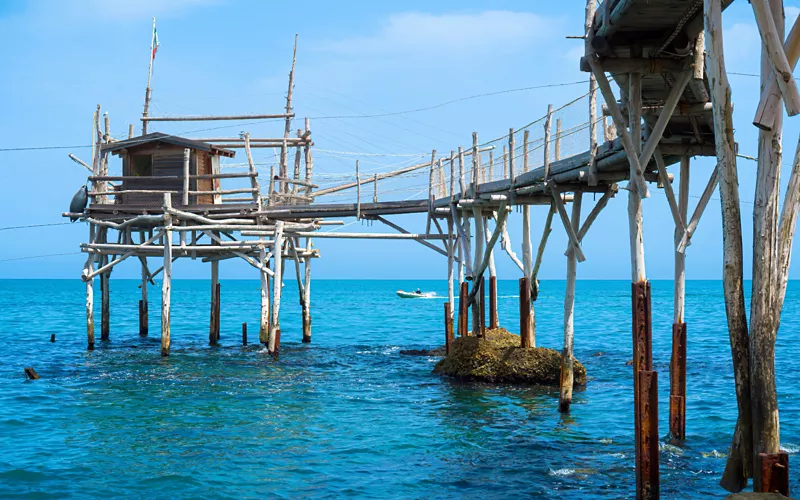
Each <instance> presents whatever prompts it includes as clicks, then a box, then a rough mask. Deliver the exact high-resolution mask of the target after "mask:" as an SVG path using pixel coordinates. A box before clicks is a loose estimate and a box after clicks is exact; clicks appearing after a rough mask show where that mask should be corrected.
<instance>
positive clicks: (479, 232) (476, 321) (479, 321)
mask: <svg viewBox="0 0 800 500" xmlns="http://www.w3.org/2000/svg"><path fill="white" fill-rule="evenodd" d="M480 168H481V162H480V154H479V152H478V133H477V132H473V133H472V186H471V188H470V195H471V196H472V198H473V199H474V198H477V194H478V183H479V179H478V174H479V172H480ZM472 218H473V220H474V223H475V254H474V259H475V260H474V262H473V264H472V269H473V271H476V270H477V269H478V267H479V266H480V264H481V261H482V260H483V252H484V243H485V239H484V238H485V237H484V230H483V213H482V209H481V207H475V208H473V209H472ZM482 282H483V280H482V279H480V278H478V277H477V276H476V279H475V280H473V281H472V286H473V287H478V289H480V287H481V286H482ZM473 295H474V294H473ZM483 318H484V315H483V301H481V300H474V301H473V302H472V334H473V335H475V336H476V337H482V336H483Z"/></svg>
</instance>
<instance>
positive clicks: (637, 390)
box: [612, 73, 659, 499]
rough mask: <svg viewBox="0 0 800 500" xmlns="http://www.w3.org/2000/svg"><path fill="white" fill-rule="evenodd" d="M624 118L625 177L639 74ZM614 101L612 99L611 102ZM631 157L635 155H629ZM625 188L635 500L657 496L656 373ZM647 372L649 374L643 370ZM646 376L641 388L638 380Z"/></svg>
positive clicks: (636, 217) (636, 141)
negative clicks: (627, 131) (626, 139)
mask: <svg viewBox="0 0 800 500" xmlns="http://www.w3.org/2000/svg"><path fill="white" fill-rule="evenodd" d="M628 84H629V91H628V122H629V127H630V138H631V142H632V143H633V144H632V152H631V153H630V154H629V160H631V161H630V163H631V174H630V177H631V179H635V178H636V176H637V175H640V172H638V171H635V170H638V155H640V154H641V152H642V115H641V113H642V74H641V73H630V74H629V75H628ZM612 104H613V105H615V104H616V103H612ZM634 157H635V159H634ZM630 187H631V189H629V191H628V223H629V232H630V247H631V249H630V251H631V280H632V290H631V291H632V298H633V304H632V305H633V376H634V379H633V380H634V415H635V430H636V496H637V498H639V499H651V498H653V499H654V498H658V495H659V476H658V439H655V440H652V439H649V438H648V437H647V436H650V435H654V436H656V437H657V436H658V420H657V411H656V408H657V402H658V385H657V380H658V379H657V377H656V376H655V374H654V373H653V351H652V349H653V344H652V335H653V333H652V332H653V325H652V314H651V306H650V283H649V282H648V281H647V274H646V272H645V262H644V235H643V231H642V191H640V190H639V189H637V188H636V187H635V186H634V185H633V183H631V185H630ZM648 373H651V374H652V375H647V374H648ZM643 379H644V380H646V381H647V384H646V385H645V386H644V387H643V385H642V384H641V383H640V381H641V380H643Z"/></svg>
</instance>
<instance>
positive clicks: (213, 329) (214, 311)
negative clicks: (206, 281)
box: [208, 260, 221, 345]
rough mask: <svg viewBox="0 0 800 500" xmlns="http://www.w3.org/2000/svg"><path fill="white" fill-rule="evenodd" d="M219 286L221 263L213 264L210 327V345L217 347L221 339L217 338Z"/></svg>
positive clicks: (216, 261)
mask: <svg viewBox="0 0 800 500" xmlns="http://www.w3.org/2000/svg"><path fill="white" fill-rule="evenodd" d="M220 290H221V287H220V286H219V261H218V260H215V261H212V262H211V311H210V320H209V327H208V345H217V342H218V341H219V339H218V338H217V331H219V330H220V328H219V324H220V318H219V312H220V303H219V302H220V296H219V295H220V294H219V292H220Z"/></svg>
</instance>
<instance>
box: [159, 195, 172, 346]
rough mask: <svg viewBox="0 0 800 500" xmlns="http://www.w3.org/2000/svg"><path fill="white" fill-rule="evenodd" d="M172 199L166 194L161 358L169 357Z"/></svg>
mask: <svg viewBox="0 0 800 500" xmlns="http://www.w3.org/2000/svg"><path fill="white" fill-rule="evenodd" d="M171 208H172V198H171V195H170V194H169V193H164V271H163V274H164V276H163V278H162V282H161V356H169V347H170V293H171V291H172V215H171V214H170V213H169V210H170V209H171Z"/></svg>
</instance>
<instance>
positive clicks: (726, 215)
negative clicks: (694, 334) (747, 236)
mask: <svg viewBox="0 0 800 500" xmlns="http://www.w3.org/2000/svg"><path fill="white" fill-rule="evenodd" d="M704 8H705V14H704V16H703V19H704V20H705V30H706V34H705V44H706V54H707V55H706V73H707V75H708V82H709V87H710V95H711V102H712V104H713V115H714V140H715V141H716V145H717V148H716V150H717V165H718V168H719V195H720V205H721V206H722V225H723V226H722V227H724V228H725V230H724V231H723V232H722V248H723V261H724V262H725V266H724V269H723V274H722V288H723V291H724V295H725V311H726V316H727V319H728V335H729V337H730V343H731V357H732V359H733V373H734V380H735V387H736V400H737V405H738V411H739V419H738V421H737V424H736V431H735V432H734V438H733V442H732V444H731V451H730V454H729V455H728V462H727V464H726V466H725V472H724V473H723V475H722V480H721V481H720V485H721V486H722V487H723V488H725V489H727V490H728V491H741V490H742V489H743V488H744V487H745V486H746V485H747V478H748V477H750V476H751V475H752V474H753V435H752V404H751V398H750V362H749V360H750V345H749V335H748V328H747V313H746V310H745V300H744V257H743V252H742V217H741V207H740V205H739V179H738V172H737V169H736V152H735V146H734V138H733V127H732V126H731V123H733V104H732V101H731V88H730V84H729V83H728V76H727V72H726V70H725V58H724V55H723V49H722V33H723V32H722V1H721V0H705V1H704Z"/></svg>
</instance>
